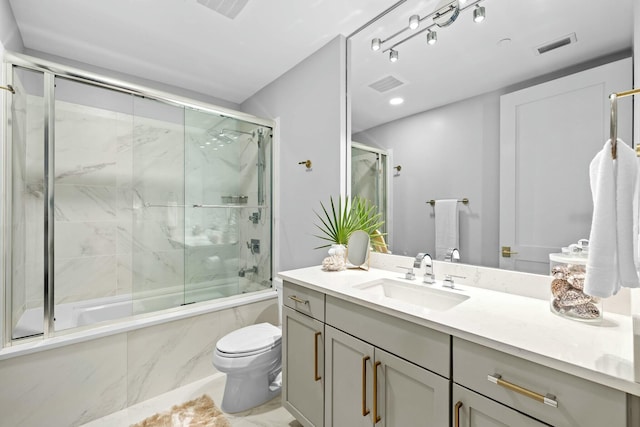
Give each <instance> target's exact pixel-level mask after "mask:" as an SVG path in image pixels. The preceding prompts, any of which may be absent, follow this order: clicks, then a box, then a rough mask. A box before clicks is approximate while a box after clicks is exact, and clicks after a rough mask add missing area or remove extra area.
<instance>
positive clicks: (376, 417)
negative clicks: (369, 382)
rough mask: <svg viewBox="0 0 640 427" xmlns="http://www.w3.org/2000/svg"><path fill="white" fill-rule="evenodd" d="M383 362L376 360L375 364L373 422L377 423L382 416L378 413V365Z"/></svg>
mask: <svg viewBox="0 0 640 427" xmlns="http://www.w3.org/2000/svg"><path fill="white" fill-rule="evenodd" d="M380 365H382V362H376V363H375V364H374V365H373V423H374V424H377V423H379V422H380V420H381V419H382V418H380V415H378V366H380Z"/></svg>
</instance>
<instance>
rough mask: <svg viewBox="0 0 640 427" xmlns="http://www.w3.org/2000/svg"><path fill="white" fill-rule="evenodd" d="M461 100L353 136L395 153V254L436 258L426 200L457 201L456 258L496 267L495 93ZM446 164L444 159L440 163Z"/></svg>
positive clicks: (497, 108) (497, 94)
mask: <svg viewBox="0 0 640 427" xmlns="http://www.w3.org/2000/svg"><path fill="white" fill-rule="evenodd" d="M503 93H505V92H504V91H496V92H491V93H488V94H485V95H481V96H477V97H474V98H470V99H466V100H464V101H460V102H456V103H453V104H449V105H446V106H444V107H440V108H436V109H433V110H429V111H425V112H422V113H419V114H416V115H413V116H410V117H406V118H403V119H400V120H396V121H393V122H390V123H387V124H384V125H381V126H378V127H375V128H371V129H368V130H366V131H364V132H361V133H358V134H355V135H354V136H353V140H354V141H357V142H360V143H363V144H367V145H372V146H375V147H379V148H387V149H389V148H390V149H392V150H393V165H394V166H395V165H401V166H402V171H401V172H400V173H399V174H397V175H396V176H394V177H393V180H392V185H393V200H392V201H391V203H392V206H393V212H394V217H395V221H394V228H393V232H394V237H393V242H394V247H392V248H391V250H392V252H393V253H394V254H398V255H409V256H414V255H415V254H417V253H418V252H425V251H426V252H428V253H431V254H434V253H435V232H434V219H435V217H434V209H433V208H432V207H431V206H430V205H428V204H426V203H425V202H426V201H427V200H429V199H454V198H458V199H462V198H463V197H467V198H468V199H469V200H470V203H469V205H467V206H464V205H462V204H460V252H461V255H462V261H463V262H465V263H469V264H476V265H484V266H497V265H498V252H497V251H496V248H497V247H498V232H499V217H498V216H499V215H498V213H499V196H500V186H499V181H498V178H499V167H500V164H499V161H500V159H499V144H500V95H502V94H503ZM445 159H446V160H445Z"/></svg>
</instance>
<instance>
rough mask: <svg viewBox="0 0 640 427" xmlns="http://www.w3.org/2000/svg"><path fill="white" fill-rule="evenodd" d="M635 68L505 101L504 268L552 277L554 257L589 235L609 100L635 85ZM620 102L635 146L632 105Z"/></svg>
mask: <svg viewBox="0 0 640 427" xmlns="http://www.w3.org/2000/svg"><path fill="white" fill-rule="evenodd" d="M631 70H632V68H631V58H626V59H622V60H618V61H615V62H611V63H608V64H605V65H601V66H599V67H595V68H591V69H588V70H586V71H582V72H579V73H576V74H572V75H569V76H566V77H563V78H560V79H556V80H552V81H549V82H547V83H543V84H540V85H537V86H531V87H529V88H526V89H523V90H520V91H517V92H512V93H510V94H507V95H503V96H502V97H501V100H500V116H501V117H500V128H501V129H500V246H501V247H508V248H509V249H508V250H507V251H506V253H505V252H503V251H501V252H502V254H501V256H500V268H506V269H509V270H517V271H524V272H529V273H540V274H548V273H549V254H550V253H557V252H560V250H561V248H562V247H563V246H568V245H570V244H571V243H576V242H577V241H578V240H579V239H587V238H589V232H590V229H591V215H592V212H593V202H592V199H591V189H590V186H589V164H590V162H591V159H593V157H594V156H595V154H596V153H597V152H598V151H600V150H601V149H602V146H603V145H604V143H605V141H606V140H607V139H609V114H610V107H609V100H608V97H607V96H608V94H610V93H613V92H621V91H625V90H628V89H629V88H631V86H632V82H631V78H632V76H631ZM618 105H619V106H618V123H617V125H618V138H620V139H622V140H624V141H625V142H626V143H628V144H631V143H632V141H631V126H632V125H631V100H630V99H629V98H627V99H625V100H620V102H619V104H618ZM497 249H498V250H501V248H497ZM509 251H510V252H512V254H509Z"/></svg>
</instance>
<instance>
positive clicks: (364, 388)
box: [362, 356, 370, 417]
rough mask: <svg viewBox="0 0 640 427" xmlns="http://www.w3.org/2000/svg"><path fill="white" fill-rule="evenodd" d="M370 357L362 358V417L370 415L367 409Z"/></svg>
mask: <svg viewBox="0 0 640 427" xmlns="http://www.w3.org/2000/svg"><path fill="white" fill-rule="evenodd" d="M369 359H370V357H369V356H365V357H363V358H362V416H363V417H365V416H367V415H369V409H368V408H367V360H369Z"/></svg>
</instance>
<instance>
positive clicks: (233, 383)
mask: <svg viewBox="0 0 640 427" xmlns="http://www.w3.org/2000/svg"><path fill="white" fill-rule="evenodd" d="M279 374H280V369H278V370H276V371H274V372H272V373H269V374H261V375H260V374H256V375H233V374H232V375H229V374H227V383H226V384H225V387H224V396H223V397H222V404H221V405H220V408H221V409H222V410H223V411H224V412H227V413H229V414H233V413H236V412H243V411H246V410H248V409H251V408H255V407H256V406H260V405H262V404H263V403H266V402H268V401H269V400H271V399H273V398H274V397H277V396H278V395H279V394H280V391H281V382H278V380H277V378H279Z"/></svg>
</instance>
